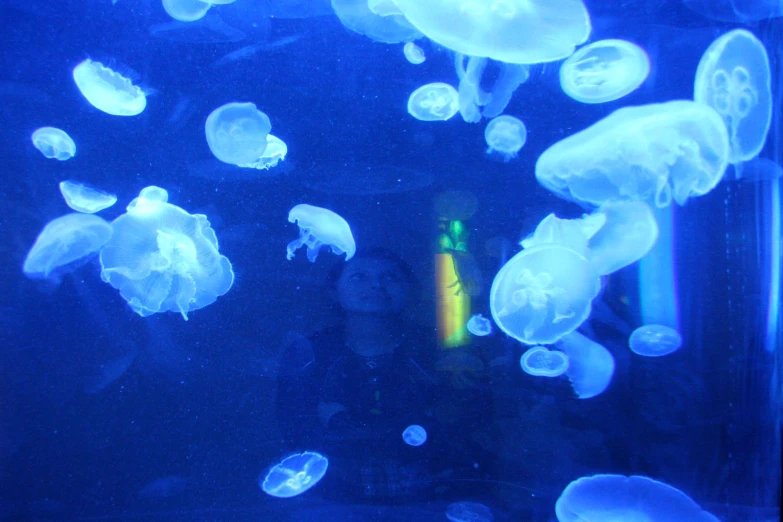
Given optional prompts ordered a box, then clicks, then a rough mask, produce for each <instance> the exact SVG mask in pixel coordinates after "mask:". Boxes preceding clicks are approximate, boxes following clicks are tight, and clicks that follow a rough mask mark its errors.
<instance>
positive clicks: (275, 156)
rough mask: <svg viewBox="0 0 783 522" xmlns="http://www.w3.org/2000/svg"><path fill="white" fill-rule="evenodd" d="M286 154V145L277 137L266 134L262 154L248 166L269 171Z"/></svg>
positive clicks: (283, 158)
mask: <svg viewBox="0 0 783 522" xmlns="http://www.w3.org/2000/svg"><path fill="white" fill-rule="evenodd" d="M286 154H288V145H286V144H285V142H284V141H283V140H281V139H280V138H278V137H277V136H272V135H271V134H267V135H266V148H265V149H264V154H263V155H262V156H261V157H260V158H258V159H257V160H256V161H255V163H253V164H251V165H249V166H250V167H253V168H256V169H259V170H269V169H271V168H272V167H276V166H277V164H278V163H280V162H281V161H284V160H285V156H286Z"/></svg>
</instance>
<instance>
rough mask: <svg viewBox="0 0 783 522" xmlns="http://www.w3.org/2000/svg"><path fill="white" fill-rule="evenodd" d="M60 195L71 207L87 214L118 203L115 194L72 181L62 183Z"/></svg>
mask: <svg viewBox="0 0 783 522" xmlns="http://www.w3.org/2000/svg"><path fill="white" fill-rule="evenodd" d="M60 193H61V194H62V195H63V199H65V203H66V204H67V205H68V206H69V207H71V208H72V209H73V210H75V211H77V212H83V213H85V214H94V213H96V212H100V211H101V210H104V209H107V208H109V207H111V206H112V205H114V204H115V203H116V202H117V196H115V195H114V194H109V193H108V192H103V191H101V190H98V189H96V188H94V187H91V186H89V185H86V184H84V183H79V182H76V181H71V180H66V181H61V182H60Z"/></svg>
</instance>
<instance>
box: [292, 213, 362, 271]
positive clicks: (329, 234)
mask: <svg viewBox="0 0 783 522" xmlns="http://www.w3.org/2000/svg"><path fill="white" fill-rule="evenodd" d="M288 221H289V223H296V224H297V226H298V227H299V238H297V239H294V240H293V241H291V242H290V243H288V247H287V249H286V250H287V254H286V257H288V259H293V258H294V256H295V255H296V251H297V250H298V249H299V248H300V247H302V246H306V247H307V259H309V260H310V262H312V263H314V262H315V259H316V258H317V257H318V251H319V250H320V249H321V247H322V246H329V247H331V249H332V252H334V253H335V254H337V255H338V256H339V255H341V254H345V260H346V261H348V260H349V259H351V258H352V257H353V255H354V254H355V253H356V243H355V242H354V240H353V235H352V234H351V227H349V226H348V223H347V222H346V221H345V220H344V219H343V218H342V217H340V216H339V215H337V214H335V213H334V212H332V211H331V210H328V209H325V208H320V207H314V206H312V205H305V204H302V205H297V206H295V207H294V208H292V209H291V211H290V212H289V213H288Z"/></svg>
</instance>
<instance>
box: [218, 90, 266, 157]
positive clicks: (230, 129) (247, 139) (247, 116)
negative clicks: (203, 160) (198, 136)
mask: <svg viewBox="0 0 783 522" xmlns="http://www.w3.org/2000/svg"><path fill="white" fill-rule="evenodd" d="M270 130H272V124H271V123H270V122H269V117H268V116H267V115H266V114H264V113H263V112H261V111H259V110H258V109H257V108H256V106H255V104H253V103H249V102H248V103H237V102H234V103H227V104H225V105H222V106H220V107H218V108H217V109H215V110H214V111H212V113H211V114H210V115H209V117H207V123H206V124H205V125H204V132H205V133H206V135H207V144H208V145H209V150H211V151H212V154H214V155H215V157H216V158H217V159H219V160H220V161H222V162H224V163H230V164H232V165H238V166H240V167H244V166H252V165H253V164H255V162H256V161H257V160H258V159H259V158H261V157H262V156H263V155H264V150H265V149H266V146H267V135H268V134H269V131H270Z"/></svg>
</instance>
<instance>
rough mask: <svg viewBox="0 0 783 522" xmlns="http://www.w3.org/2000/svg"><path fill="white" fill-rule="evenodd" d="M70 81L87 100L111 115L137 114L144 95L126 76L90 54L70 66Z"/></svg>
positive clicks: (145, 100) (142, 106) (143, 101)
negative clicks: (89, 56)
mask: <svg viewBox="0 0 783 522" xmlns="http://www.w3.org/2000/svg"><path fill="white" fill-rule="evenodd" d="M73 81H74V82H76V86H77V87H78V88H79V91H80V92H81V93H82V95H83V96H84V97H85V98H87V101H88V102H90V104H91V105H92V106H93V107H95V108H96V109H99V110H101V111H103V112H105V113H106V114H111V115H112V116H136V115H137V114H141V112H142V111H144V108H145V107H146V106H147V96H146V95H145V94H144V91H142V90H141V89H140V88H139V87H137V86H135V85H133V83H132V82H131V80H130V79H129V78H126V77H125V76H123V75H121V74H119V73H118V72H115V71H113V70H112V69H109V68H108V67H106V66H105V65H103V64H102V63H100V62H94V61H92V60H90V59H89V58H88V59H86V60H84V61H83V62H81V63H80V64H79V65H77V66H76V67H74V68H73Z"/></svg>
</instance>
